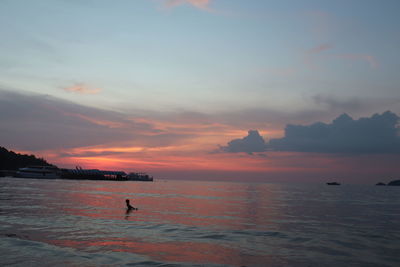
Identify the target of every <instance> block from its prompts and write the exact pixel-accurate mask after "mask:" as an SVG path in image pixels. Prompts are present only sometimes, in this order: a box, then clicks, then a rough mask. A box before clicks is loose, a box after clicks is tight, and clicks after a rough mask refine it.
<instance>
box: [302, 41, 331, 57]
mask: <svg viewBox="0 0 400 267" xmlns="http://www.w3.org/2000/svg"><path fill="white" fill-rule="evenodd" d="M332 48H333V45H331V44H328V43H325V44H320V45H318V46H316V47H313V48H311V49H310V50H308V51H307V54H309V55H311V54H318V53H321V52H323V51H326V50H329V49H332Z"/></svg>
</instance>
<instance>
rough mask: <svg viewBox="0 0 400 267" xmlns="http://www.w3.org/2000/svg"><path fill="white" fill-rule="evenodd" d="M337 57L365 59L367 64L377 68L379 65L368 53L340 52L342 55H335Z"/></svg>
mask: <svg viewBox="0 0 400 267" xmlns="http://www.w3.org/2000/svg"><path fill="white" fill-rule="evenodd" d="M337 57H339V58H344V59H348V60H361V61H366V62H367V63H368V64H369V66H370V67H371V68H373V69H377V68H378V67H379V63H378V61H377V60H376V58H375V57H374V56H372V55H368V54H342V55H337Z"/></svg>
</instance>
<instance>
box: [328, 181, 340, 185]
mask: <svg viewBox="0 0 400 267" xmlns="http://www.w3.org/2000/svg"><path fill="white" fill-rule="evenodd" d="M326 184H327V185H340V183H338V182H330V183H326Z"/></svg>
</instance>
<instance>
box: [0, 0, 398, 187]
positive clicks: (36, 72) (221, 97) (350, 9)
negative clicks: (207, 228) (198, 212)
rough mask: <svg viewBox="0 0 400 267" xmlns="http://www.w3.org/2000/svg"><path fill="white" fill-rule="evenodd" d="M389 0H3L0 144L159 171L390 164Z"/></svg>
mask: <svg viewBox="0 0 400 267" xmlns="http://www.w3.org/2000/svg"><path fill="white" fill-rule="evenodd" d="M399 10H400V1H398V0H385V1H375V0H335V1H332V0H326V1H324V0H318V1H317V0H314V1H311V0H308V1H307V0H301V1H300V0H299V1H297V0H296V1H294V0H293V1H290V0H280V1H278V0H276V1H274V0H272V1H267V0H251V1H245V0H131V1H128V0H121V1H106V0H79V1H78V0H38V1H23V0H1V1H0V36H1V42H0V146H4V147H6V148H7V149H10V150H13V151H17V152H20V153H29V154H35V155H37V156H40V157H44V158H45V159H46V160H47V161H49V162H51V163H54V164H56V165H57V166H59V167H65V168H74V167H75V166H77V165H79V166H81V167H83V168H98V169H103V170H123V171H127V172H129V171H145V172H149V173H150V174H153V175H154V176H155V178H168V179H175V178H176V179H208V180H214V179H216V180H219V179H222V180H237V181H246V180H249V181H266V182H268V181H273V182H279V181H283V182H288V181H290V182H326V181H330V180H338V181H341V182H343V183H375V182H378V181H383V182H388V181H390V180H393V179H395V178H399V177H400V165H399V162H400V136H399V117H398V116H400V88H399V85H400V75H399V70H400V53H399V47H400V18H399V15H398V14H399Z"/></svg>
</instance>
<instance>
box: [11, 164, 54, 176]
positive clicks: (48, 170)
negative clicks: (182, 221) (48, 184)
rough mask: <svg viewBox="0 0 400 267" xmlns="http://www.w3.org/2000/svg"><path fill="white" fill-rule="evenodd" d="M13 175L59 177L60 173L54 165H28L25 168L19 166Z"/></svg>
mask: <svg viewBox="0 0 400 267" xmlns="http://www.w3.org/2000/svg"><path fill="white" fill-rule="evenodd" d="M15 177H18V178H38V179H57V178H60V173H59V169H58V168H57V167H54V166H28V167H25V168H19V170H18V171H17V173H16V175H15Z"/></svg>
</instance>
